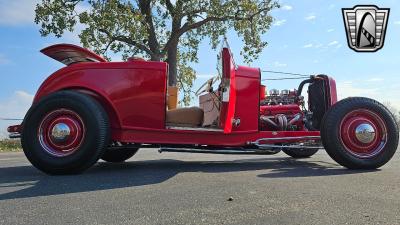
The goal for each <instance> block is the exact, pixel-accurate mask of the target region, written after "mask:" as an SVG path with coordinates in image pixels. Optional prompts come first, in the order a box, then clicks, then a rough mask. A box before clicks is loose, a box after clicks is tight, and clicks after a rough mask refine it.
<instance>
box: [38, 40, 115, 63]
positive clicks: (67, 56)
mask: <svg viewBox="0 0 400 225" xmlns="http://www.w3.org/2000/svg"><path fill="white" fill-rule="evenodd" d="M40 52H42V53H43V54H45V55H47V56H48V57H50V58H52V59H55V60H57V61H59V62H61V63H63V64H65V65H67V66H68V65H71V64H74V63H83V62H107V60H106V59H104V58H103V57H101V56H99V55H97V54H96V53H94V52H92V51H90V50H88V49H86V48H82V47H79V46H76V45H72V44H57V45H52V46H49V47H47V48H44V49H42V50H41V51H40Z"/></svg>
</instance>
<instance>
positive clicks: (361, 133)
mask: <svg viewBox="0 0 400 225" xmlns="http://www.w3.org/2000/svg"><path fill="white" fill-rule="evenodd" d="M355 132H356V138H357V140H358V141H360V142H361V143H364V144H369V143H371V142H372V141H373V140H374V139H375V129H374V127H372V126H371V124H368V123H362V124H360V125H358V127H357V128H356V130H355Z"/></svg>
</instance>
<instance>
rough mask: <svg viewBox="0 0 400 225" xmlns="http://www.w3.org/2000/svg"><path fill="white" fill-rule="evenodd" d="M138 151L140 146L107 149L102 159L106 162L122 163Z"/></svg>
mask: <svg viewBox="0 0 400 225" xmlns="http://www.w3.org/2000/svg"><path fill="white" fill-rule="evenodd" d="M138 151H139V148H121V149H107V151H106V152H104V154H103V156H101V159H102V160H104V161H106V162H111V163H121V162H125V161H126V160H128V159H130V158H132V156H134V155H135V154H136V153H137V152H138Z"/></svg>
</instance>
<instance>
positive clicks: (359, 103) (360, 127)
mask: <svg viewBox="0 0 400 225" xmlns="http://www.w3.org/2000/svg"><path fill="white" fill-rule="evenodd" d="M321 138H322V143H323V145H324V147H325V149H326V152H327V153H328V154H329V156H331V157H332V159H334V160H335V161H336V162H337V163H339V164H340V165H342V166H344V167H347V168H349V169H377V168H379V167H381V166H383V165H385V164H386V163H387V162H388V161H389V160H390V159H391V158H392V157H393V155H394V154H395V152H396V150H397V147H398V142H399V129H398V125H397V123H396V120H395V119H394V116H393V115H392V114H391V112H390V111H389V110H388V109H387V108H386V107H385V106H383V105H382V104H381V103H379V102H377V101H375V100H372V99H369V98H362V97H353V98H347V99H344V100H342V101H340V102H338V103H336V104H335V105H334V106H332V107H331V109H330V110H329V111H328V112H327V113H326V114H325V117H324V119H323V124H322V127H321Z"/></svg>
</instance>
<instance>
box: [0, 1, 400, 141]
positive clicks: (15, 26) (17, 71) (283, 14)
mask: <svg viewBox="0 0 400 225" xmlns="http://www.w3.org/2000/svg"><path fill="white" fill-rule="evenodd" d="M37 2H38V1H37V0H13V1H9V0H0V43H1V44H0V83H1V84H2V85H1V89H0V117H8V118H10V117H11V118H23V116H24V114H25V112H26V110H27V109H28V108H29V106H30V104H31V101H32V98H33V95H34V94H35V92H36V90H37V89H38V87H39V85H40V84H41V82H43V80H44V79H45V78H46V77H47V76H49V75H50V74H51V73H52V72H54V71H56V70H57V69H59V68H61V67H62V66H63V65H62V64H60V63H58V62H56V61H53V60H51V59H50V58H47V57H45V56H44V55H41V53H40V52H39V50H40V49H42V48H44V47H46V46H48V45H51V44H55V43H74V44H79V39H78V38H77V35H78V33H67V34H66V35H65V36H64V37H62V38H60V39H57V38H54V37H46V38H43V37H40V35H39V32H38V29H39V28H38V26H37V25H35V24H34V23H33V18H34V8H35V4H36V3H37ZM280 2H281V5H282V8H281V9H278V10H275V11H274V12H273V13H272V14H273V15H274V17H275V19H276V20H275V22H274V24H273V26H272V28H271V30H270V31H269V32H268V33H267V34H266V35H264V36H263V39H264V40H266V41H268V42H269V45H268V47H267V48H266V49H265V50H264V51H263V53H262V54H261V56H260V58H259V59H258V60H256V61H255V62H254V63H252V66H254V67H260V68H262V69H268V70H278V71H288V72H297V73H305V74H320V73H323V74H328V75H331V76H333V77H334V78H335V79H336V80H337V83H338V93H339V97H340V98H344V97H347V96H366V97H371V98H375V99H377V100H379V101H384V102H391V104H392V105H393V106H395V107H397V108H399V109H400V78H399V77H400V76H399V75H398V71H399V70H400V60H399V56H398V55H399V52H400V13H399V11H400V5H399V4H398V2H397V1H395V0H387V1H386V0H383V1H382V0H381V1H372V0H370V1H367V3H368V4H376V5H378V6H379V7H389V8H391V15H390V18H389V24H388V31H387V35H386V42H385V47H384V48H383V49H382V50H381V51H379V52H377V53H356V52H354V51H352V50H350V49H349V48H348V46H347V41H346V35H345V30H344V25H343V19H342V12H341V8H343V7H346V8H348V7H353V6H354V5H357V4H360V3H366V1H343V0H340V1H339V0H338V1H326V0H304V1H299V0H296V1H295V0H292V1H289V0H286V1H280ZM229 42H230V46H231V48H232V51H233V52H234V54H235V60H236V62H237V63H238V64H243V63H242V58H241V56H240V54H239V52H240V49H241V47H242V45H241V40H240V39H239V38H237V37H236V35H235V34H234V33H230V34H229ZM199 58H200V62H199V64H197V65H194V67H195V68H196V70H197V71H198V74H199V76H198V79H197V81H196V85H195V86H196V87H198V86H199V85H200V84H201V83H203V82H205V80H206V79H207V78H209V77H210V76H212V75H214V74H216V69H215V68H216V60H217V56H216V52H214V51H212V50H211V49H210V47H209V44H208V41H207V40H205V41H203V43H202V45H201V48H200V52H199ZM118 59H119V57H118V56H115V57H114V60H118ZM267 77H276V75H271V74H263V78H267ZM298 82H299V81H283V82H282V81H281V82H270V83H267V84H266V85H267V86H268V88H269V89H271V88H278V89H283V88H296V87H297V85H298ZM8 124H10V123H9V122H4V121H3V122H1V121H0V135H2V134H3V135H4V134H5V128H6V126H7V125H8Z"/></svg>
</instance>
